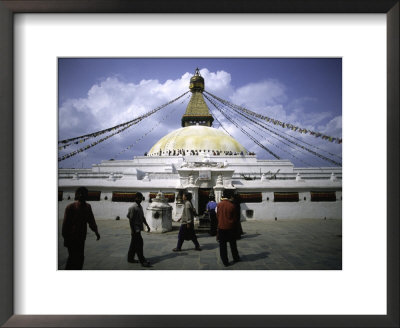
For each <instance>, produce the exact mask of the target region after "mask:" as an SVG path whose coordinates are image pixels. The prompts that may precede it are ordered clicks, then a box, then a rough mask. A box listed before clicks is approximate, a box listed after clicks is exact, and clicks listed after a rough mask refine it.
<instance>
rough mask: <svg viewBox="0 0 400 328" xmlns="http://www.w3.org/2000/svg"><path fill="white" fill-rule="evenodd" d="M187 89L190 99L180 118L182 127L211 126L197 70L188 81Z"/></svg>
mask: <svg viewBox="0 0 400 328" xmlns="http://www.w3.org/2000/svg"><path fill="white" fill-rule="evenodd" d="M189 89H190V91H191V92H192V97H191V98H190V101H189V104H188V106H187V107H186V112H185V114H183V116H182V126H183V127H186V126H191V125H204V126H211V125H212V122H213V121H214V118H213V117H212V115H211V114H210V110H209V108H208V106H207V104H206V102H205V101H204V98H203V91H204V78H203V77H202V76H201V75H200V70H199V69H198V68H196V71H195V73H194V75H193V76H192V78H191V79H190V85H189Z"/></svg>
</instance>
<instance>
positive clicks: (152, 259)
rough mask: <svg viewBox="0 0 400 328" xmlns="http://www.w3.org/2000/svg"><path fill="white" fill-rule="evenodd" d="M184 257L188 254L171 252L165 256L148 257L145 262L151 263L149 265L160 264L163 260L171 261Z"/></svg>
mask: <svg viewBox="0 0 400 328" xmlns="http://www.w3.org/2000/svg"><path fill="white" fill-rule="evenodd" d="M184 255H188V253H186V252H183V251H182V252H176V253H174V252H172V251H171V253H168V254H165V255H160V256H152V257H149V258H147V260H149V261H150V262H151V264H154V263H159V262H162V261H165V260H170V259H173V258H174V257H178V256H184Z"/></svg>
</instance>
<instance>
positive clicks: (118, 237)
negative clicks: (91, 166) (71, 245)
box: [58, 219, 342, 270]
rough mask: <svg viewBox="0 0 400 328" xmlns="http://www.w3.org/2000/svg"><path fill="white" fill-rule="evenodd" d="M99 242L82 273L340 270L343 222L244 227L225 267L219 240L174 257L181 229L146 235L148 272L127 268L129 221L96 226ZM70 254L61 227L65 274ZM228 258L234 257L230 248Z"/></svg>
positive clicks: (202, 236) (203, 238) (205, 240)
mask: <svg viewBox="0 0 400 328" xmlns="http://www.w3.org/2000/svg"><path fill="white" fill-rule="evenodd" d="M96 222H97V225H98V227H99V232H100V235H101V239H100V240H99V241H96V237H95V235H94V233H93V232H92V231H91V230H90V229H88V231H89V232H88V236H87V239H86V248H85V263H84V267H83V268H84V270H341V269H342V221H341V220H318V219H301V220H278V221H254V220H251V221H244V222H242V227H243V231H245V235H243V237H242V239H240V240H238V242H237V245H238V250H239V254H240V257H241V261H240V262H237V263H234V264H233V265H231V266H229V267H226V268H225V267H224V266H223V264H222V262H221V259H220V257H219V247H218V243H217V242H216V240H215V237H212V236H210V235H209V234H208V233H207V232H197V238H198V240H199V243H200V245H201V247H202V249H203V250H202V251H201V252H199V251H195V250H194V245H193V243H192V242H191V241H185V242H184V244H183V246H182V251H181V252H177V253H175V252H172V249H173V248H174V247H175V246H176V242H177V239H178V230H179V223H175V222H174V223H173V230H172V231H170V232H167V233H163V234H156V233H147V232H142V236H143V240H144V255H145V257H146V258H147V260H149V261H150V263H151V264H152V266H151V267H150V268H143V267H142V266H141V265H140V264H139V263H128V262H127V260H126V258H127V252H128V248H129V243H130V239H131V238H130V228H129V221H128V220H127V219H121V220H112V219H110V220H96ZM67 255H68V253H67V249H66V248H65V247H64V246H63V239H62V237H61V221H59V243H58V268H59V269H61V270H63V269H64V268H65V263H66V260H67ZM228 257H229V260H230V261H232V254H231V252H230V248H229V246H228Z"/></svg>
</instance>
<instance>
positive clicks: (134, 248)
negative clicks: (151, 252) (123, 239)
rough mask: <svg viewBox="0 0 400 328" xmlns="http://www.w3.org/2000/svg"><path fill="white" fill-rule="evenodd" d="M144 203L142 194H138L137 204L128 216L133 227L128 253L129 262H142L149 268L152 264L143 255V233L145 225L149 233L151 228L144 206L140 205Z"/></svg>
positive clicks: (134, 204)
mask: <svg viewBox="0 0 400 328" xmlns="http://www.w3.org/2000/svg"><path fill="white" fill-rule="evenodd" d="M142 201H143V195H142V193H140V192H137V193H136V196H135V202H134V203H133V205H132V206H131V207H130V208H129V210H128V214H127V215H126V217H127V218H128V219H129V224H130V226H131V243H130V245H129V251H128V262H130V263H137V262H140V263H141V264H142V266H143V267H149V266H150V262H149V261H147V260H146V258H145V257H144V255H143V238H142V235H141V231H143V224H145V225H146V227H147V232H150V226H149V225H148V224H147V221H146V218H145V217H144V213H143V208H142V205H140V203H141V202H142ZM135 254H137V256H138V258H139V261H137V260H135Z"/></svg>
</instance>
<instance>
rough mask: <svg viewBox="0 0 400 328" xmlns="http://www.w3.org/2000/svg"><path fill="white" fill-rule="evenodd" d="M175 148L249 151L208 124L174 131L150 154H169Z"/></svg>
mask: <svg viewBox="0 0 400 328" xmlns="http://www.w3.org/2000/svg"><path fill="white" fill-rule="evenodd" d="M174 150H175V151H179V150H184V151H189V152H190V151H192V150H193V151H198V152H202V151H206V152H213V151H215V152H217V151H219V152H226V151H229V152H232V153H240V152H243V153H244V154H245V153H247V152H246V149H245V148H244V147H243V146H242V145H241V144H240V143H239V142H237V141H236V140H235V139H233V138H232V137H231V136H229V135H228V134H226V133H225V132H223V131H221V130H217V129H214V128H211V127H208V126H201V125H193V126H188V127H184V128H180V129H178V130H175V131H172V132H171V133H169V134H167V135H166V136H165V137H163V138H161V139H160V140H159V141H158V142H157V143H156V144H155V145H154V146H153V147H152V148H151V149H150V150H149V152H148V156H157V155H158V156H159V155H160V154H161V156H163V155H164V156H168V155H169V154H170V151H171V153H173V151H174ZM160 151H161V153H160Z"/></svg>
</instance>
